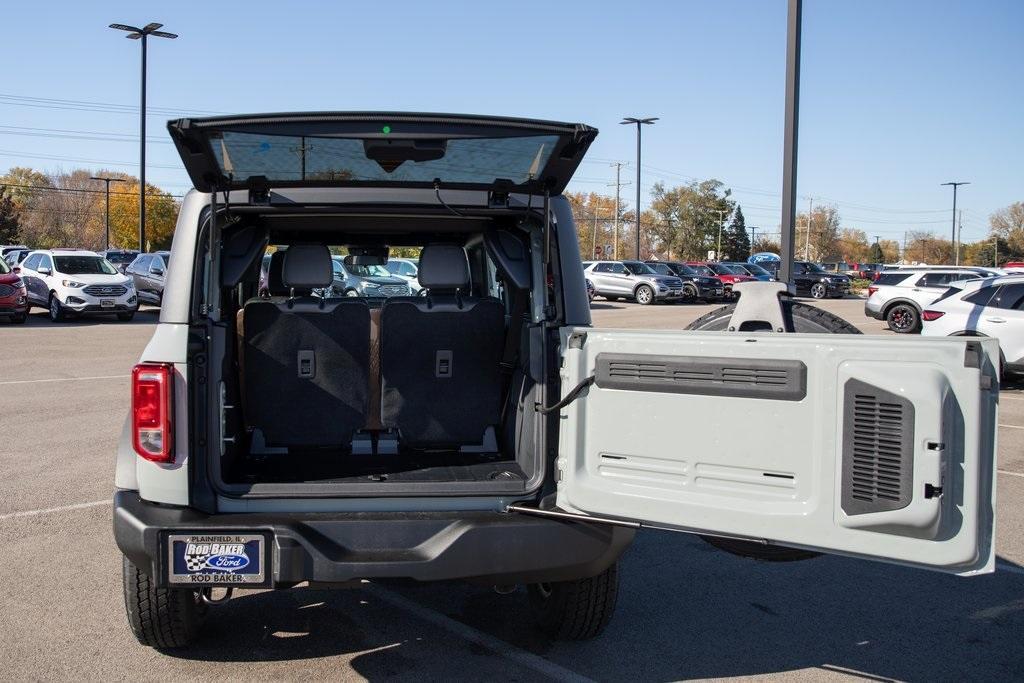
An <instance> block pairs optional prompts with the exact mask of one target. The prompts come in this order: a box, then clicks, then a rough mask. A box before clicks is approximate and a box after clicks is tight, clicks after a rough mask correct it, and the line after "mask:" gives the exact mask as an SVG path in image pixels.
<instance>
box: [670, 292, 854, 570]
mask: <svg viewBox="0 0 1024 683" xmlns="http://www.w3.org/2000/svg"><path fill="white" fill-rule="evenodd" d="M735 310H736V304H730V305H728V306H722V307H721V308H717V309H715V310H713V311H711V312H710V313H708V314H707V315H704V316H701V317H700V318H697V319H696V320H694V321H693V322H692V323H691V324H690V326H689V327H687V328H686V329H688V330H707V331H710V332H722V331H724V330H726V329H727V328H728V325H729V319H730V318H732V314H733V311H735ZM782 315H783V318H784V319H785V321H786V324H787V326H789V327H791V328H792V330H793V331H794V332H803V333H819V334H861V331H860V330H858V329H857V328H856V327H854V326H853V325H851V324H850V323H848V322H846V321H845V320H843V319H842V318H840V317H839V316H837V315H833V314H832V313H829V312H828V311H823V310H822V309H820V308H817V307H816V306H810V305H808V304H802V303H798V302H795V301H788V300H783V301H782ZM701 538H702V539H703V540H704V541H707V542H708V543H710V544H711V545H713V546H714V547H716V548H718V549H720V550H724V551H726V552H729V553H732V554H733V555H739V556H741V557H750V558H753V559H756V560H765V561H769V562H796V561H798V560H809V559H811V558H812V557H817V556H818V555H819V553H815V552H811V551H809V550H798V549H796V548H785V547H782V546H777V545H765V544H763V543H757V542H755V541H742V540H738V539H733V538H718V537H714V536H701Z"/></svg>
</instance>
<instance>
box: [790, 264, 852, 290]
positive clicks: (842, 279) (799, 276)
mask: <svg viewBox="0 0 1024 683" xmlns="http://www.w3.org/2000/svg"><path fill="white" fill-rule="evenodd" d="M793 284H794V285H795V286H796V294H797V296H810V297H813V298H815V299H831V298H842V297H844V296H846V295H847V294H849V293H850V278H849V277H847V276H846V275H840V274H839V273H829V272H826V271H825V270H824V269H822V267H821V266H819V265H818V264H817V263H811V262H810V261H793Z"/></svg>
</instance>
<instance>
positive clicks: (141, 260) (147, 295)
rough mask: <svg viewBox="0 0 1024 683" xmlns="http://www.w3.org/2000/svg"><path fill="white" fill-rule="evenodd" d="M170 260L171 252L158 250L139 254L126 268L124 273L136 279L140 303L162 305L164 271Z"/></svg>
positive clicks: (136, 289)
mask: <svg viewBox="0 0 1024 683" xmlns="http://www.w3.org/2000/svg"><path fill="white" fill-rule="evenodd" d="M170 261H171V252H169V251H156V252H153V253H152V254H139V255H138V256H136V257H135V260H134V261H132V262H131V263H130V264H129V265H128V267H127V268H125V269H124V274H125V275H127V276H129V277H131V278H132V279H134V280H135V291H136V292H138V295H139V303H146V304H152V305H154V306H159V305H160V302H161V301H162V300H163V297H164V273H166V272H167V265H168V264H169V263H170Z"/></svg>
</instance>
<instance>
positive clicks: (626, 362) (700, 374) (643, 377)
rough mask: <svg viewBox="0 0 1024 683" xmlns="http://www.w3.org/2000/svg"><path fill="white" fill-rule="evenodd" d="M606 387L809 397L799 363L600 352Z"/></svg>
mask: <svg viewBox="0 0 1024 683" xmlns="http://www.w3.org/2000/svg"><path fill="white" fill-rule="evenodd" d="M596 384H597V386H598V387H600V388H602V389H623V390H627V391H658V392H663V393H672V394H698V395H704V396H736V397H742V398H767V399H775V400H779V401H799V400H801V399H802V398H804V396H806V395H807V366H806V365H804V364H803V363H802V362H800V361H794V360H772V359H744V360H737V359H735V358H707V357H702V356H655V355H650V356H648V355H639V354H618V353H600V354H598V355H597V369H596Z"/></svg>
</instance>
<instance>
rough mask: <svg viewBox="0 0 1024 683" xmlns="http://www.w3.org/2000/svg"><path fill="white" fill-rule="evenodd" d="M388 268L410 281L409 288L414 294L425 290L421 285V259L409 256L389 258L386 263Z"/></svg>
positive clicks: (396, 275) (394, 273) (389, 270)
mask: <svg viewBox="0 0 1024 683" xmlns="http://www.w3.org/2000/svg"><path fill="white" fill-rule="evenodd" d="M384 267H385V268H387V269H388V272H389V273H391V274H392V275H394V276H395V277H400V278H402V279H403V280H405V281H406V282H408V283H409V290H410V291H411V292H412V293H413V294H419V293H420V292H422V291H423V288H422V287H420V281H419V274H420V266H419V261H418V260H414V259H409V258H389V259H388V262H387V263H386V264H385V265H384Z"/></svg>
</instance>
